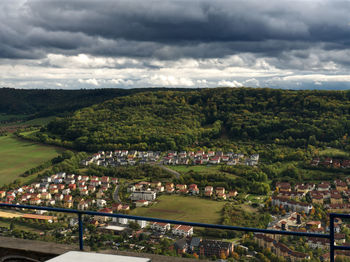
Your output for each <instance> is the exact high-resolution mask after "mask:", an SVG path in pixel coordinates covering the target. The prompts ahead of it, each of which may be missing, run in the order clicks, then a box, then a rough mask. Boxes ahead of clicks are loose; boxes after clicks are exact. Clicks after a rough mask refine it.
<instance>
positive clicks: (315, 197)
mask: <svg viewBox="0 0 350 262" xmlns="http://www.w3.org/2000/svg"><path fill="white" fill-rule="evenodd" d="M311 199H312V204H319V205H323V196H322V195H321V194H316V195H311Z"/></svg>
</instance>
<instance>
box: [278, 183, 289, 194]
mask: <svg viewBox="0 0 350 262" xmlns="http://www.w3.org/2000/svg"><path fill="white" fill-rule="evenodd" d="M276 189H277V190H278V191H279V192H281V191H292V187H291V185H290V183H288V182H277V183H276Z"/></svg>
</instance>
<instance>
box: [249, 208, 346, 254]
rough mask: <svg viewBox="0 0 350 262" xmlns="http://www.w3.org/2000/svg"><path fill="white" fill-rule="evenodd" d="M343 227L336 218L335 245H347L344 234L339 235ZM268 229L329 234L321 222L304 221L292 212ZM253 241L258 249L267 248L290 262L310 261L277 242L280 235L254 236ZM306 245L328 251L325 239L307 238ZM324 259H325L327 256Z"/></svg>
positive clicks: (340, 221)
mask: <svg viewBox="0 0 350 262" xmlns="http://www.w3.org/2000/svg"><path fill="white" fill-rule="evenodd" d="M324 225H326V224H324ZM343 226H345V225H344V224H343V222H342V220H341V219H339V218H336V219H335V223H334V231H335V234H334V244H335V245H347V244H346V243H345V242H346V236H345V234H342V233H340V232H341V229H342V227H343ZM268 229H274V230H285V231H294V232H311V233H325V232H326V231H327V232H329V227H326V226H324V227H323V226H322V222H321V221H306V219H305V218H304V217H303V216H302V215H301V214H300V213H298V212H293V213H291V214H288V215H286V216H285V217H283V218H282V219H279V220H277V221H274V222H271V223H270V224H269V226H268ZM255 239H256V241H257V242H258V244H259V246H260V247H262V248H269V249H270V250H271V251H272V252H274V253H275V254H276V255H277V256H288V257H290V258H291V261H301V260H303V259H310V257H309V256H308V254H306V253H301V252H296V251H294V250H292V249H291V248H289V247H288V246H287V245H285V244H283V243H281V242H279V241H280V239H281V236H280V235H268V234H255ZM307 244H308V246H309V247H310V248H312V249H322V250H329V239H326V238H318V237H308V238H307ZM324 257H325V258H327V256H324ZM328 259H329V254H328Z"/></svg>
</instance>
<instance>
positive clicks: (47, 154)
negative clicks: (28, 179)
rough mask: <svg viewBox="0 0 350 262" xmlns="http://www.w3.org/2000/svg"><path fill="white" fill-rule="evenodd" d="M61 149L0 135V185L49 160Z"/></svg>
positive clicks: (61, 150) (60, 151)
mask: <svg viewBox="0 0 350 262" xmlns="http://www.w3.org/2000/svg"><path fill="white" fill-rule="evenodd" d="M62 152H63V149H59V148H56V147H52V146H45V145H40V144H37V143H33V142H30V141H25V140H20V139H17V138H16V137H15V136H12V135H9V136H2V137H0V159H1V161H0V186H1V185H4V184H8V183H11V182H13V181H14V180H15V179H17V178H18V177H19V175H20V174H22V173H24V172H25V171H26V170H28V169H30V168H33V167H36V166H38V165H39V164H41V163H43V162H45V161H47V160H50V159H52V158H54V157H55V156H57V155H58V154H60V153H62Z"/></svg>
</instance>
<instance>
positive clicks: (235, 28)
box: [0, 0, 350, 88]
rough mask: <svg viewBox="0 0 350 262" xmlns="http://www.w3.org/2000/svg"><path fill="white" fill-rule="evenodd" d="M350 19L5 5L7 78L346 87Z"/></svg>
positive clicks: (321, 1) (227, 5) (77, 84)
mask: <svg viewBox="0 0 350 262" xmlns="http://www.w3.org/2000/svg"><path fill="white" fill-rule="evenodd" d="M349 12H350V2H347V1H332V0H313V1H293V2H290V1H278V0H271V1H268V2H264V3H262V2H261V1H258V0H248V1H240V0H239V1H226V0H223V1H211V0H196V1H185V0H179V1H171V0H163V1H159V0H149V1H141V0H134V1H127V0H118V1H102V2H101V1H99V2H95V1H91V0H80V1H70V0H69V1H68V0H60V1H58V0H53V1H46V0H14V1H2V2H0V70H1V71H0V72H1V73H0V77H1V79H2V82H3V84H6V85H10V86H15V87H16V86H21V87H34V86H36V85H37V87H41V88H45V87H50V88H51V87H52V88H54V87H62V88H66V87H67V88H69V87H70V88H82V87H83V88H91V87H97V86H98V87H114V86H118V87H126V88H129V87H133V86H135V87H142V86H158V85H159V86H181V87H197V86H199V87H213V86H216V85H226V86H233V87H234V86H241V85H244V86H253V87H255V86H267V85H270V86H275V87H282V88H283V87H285V88H292V87H293V85H295V86H296V85H297V84H296V83H301V84H300V85H298V88H299V86H303V83H305V86H307V88H309V87H310V86H311V85H313V86H314V87H320V85H319V84H318V83H322V84H323V85H322V87H325V86H327V84H329V83H333V84H334V83H337V86H336V88H339V87H340V84H344V83H347V82H348V78H347V77H346V75H347V74H348V72H349V70H350V48H349V46H350V41H349V39H350V27H349V18H348V14H349ZM333 84H331V86H334V85H333ZM347 87H348V86H347V84H344V88H347Z"/></svg>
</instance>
